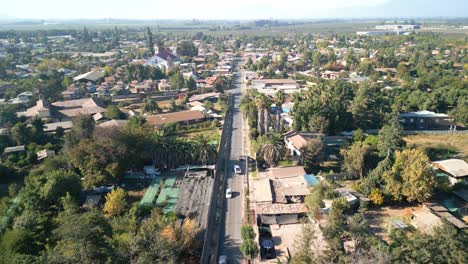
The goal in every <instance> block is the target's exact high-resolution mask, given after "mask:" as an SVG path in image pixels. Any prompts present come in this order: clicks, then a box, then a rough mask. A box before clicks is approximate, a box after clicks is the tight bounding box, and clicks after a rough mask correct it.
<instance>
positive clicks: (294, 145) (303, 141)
mask: <svg viewBox="0 0 468 264" xmlns="http://www.w3.org/2000/svg"><path fill="white" fill-rule="evenodd" d="M323 137H324V135H323V134H320V133H304V132H296V131H289V132H287V133H285V134H284V143H285V145H286V148H287V149H288V150H289V151H290V153H291V156H302V151H301V149H302V148H303V147H305V146H306V145H307V143H308V142H309V141H310V140H313V139H315V140H322V139H323Z"/></svg>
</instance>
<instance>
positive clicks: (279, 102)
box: [274, 91, 286, 132]
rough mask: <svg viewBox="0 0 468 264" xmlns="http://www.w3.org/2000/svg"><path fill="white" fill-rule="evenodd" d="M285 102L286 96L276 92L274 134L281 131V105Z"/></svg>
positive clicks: (281, 92)
mask: <svg viewBox="0 0 468 264" xmlns="http://www.w3.org/2000/svg"><path fill="white" fill-rule="evenodd" d="M285 100H286V94H285V93H284V92H283V91H278V92H276V95H275V99H274V101H275V105H276V127H275V130H276V132H279V131H280V129H281V113H283V108H282V105H283V104H284V101H285Z"/></svg>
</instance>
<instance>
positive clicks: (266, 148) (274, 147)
mask: <svg viewBox="0 0 468 264" xmlns="http://www.w3.org/2000/svg"><path fill="white" fill-rule="evenodd" d="M285 152H286V148H285V146H284V143H283V140H282V137H281V135H280V134H270V135H268V136H267V137H265V138H264V140H263V141H262V142H261V143H260V147H259V150H258V154H259V155H260V156H262V157H263V158H264V159H265V161H267V162H268V164H269V165H270V166H273V167H274V166H276V165H278V162H279V161H280V160H281V159H282V158H283V157H284V154H285Z"/></svg>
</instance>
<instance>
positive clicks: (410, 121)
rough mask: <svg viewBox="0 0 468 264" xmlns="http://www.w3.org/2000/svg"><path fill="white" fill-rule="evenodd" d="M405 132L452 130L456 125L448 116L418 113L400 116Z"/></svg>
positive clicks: (429, 112) (424, 112) (427, 112)
mask: <svg viewBox="0 0 468 264" xmlns="http://www.w3.org/2000/svg"><path fill="white" fill-rule="evenodd" d="M400 124H401V126H402V127H403V129H404V130H452V129H454V127H455V124H454V123H453V122H452V121H451V120H450V118H449V116H448V115H447V114H443V113H434V112H431V111H418V112H409V113H402V114H400Z"/></svg>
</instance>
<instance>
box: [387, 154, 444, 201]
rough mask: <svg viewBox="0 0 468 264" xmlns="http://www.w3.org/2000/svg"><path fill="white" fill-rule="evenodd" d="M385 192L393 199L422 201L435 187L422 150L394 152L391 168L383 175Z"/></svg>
mask: <svg viewBox="0 0 468 264" xmlns="http://www.w3.org/2000/svg"><path fill="white" fill-rule="evenodd" d="M383 178H384V181H385V183H386V192H387V193H388V194H390V195H391V196H392V197H393V199H394V200H397V201H399V200H401V199H402V198H405V199H406V200H408V201H409V202H413V201H418V202H424V201H426V200H427V199H429V198H430V197H431V195H432V192H433V190H434V188H435V187H436V180H435V173H434V170H433V169H432V167H431V163H430V160H429V158H428V157H427V155H426V154H425V153H424V151H422V150H420V149H405V150H403V151H397V152H396V153H395V163H394V164H393V167H392V170H391V171H389V172H387V173H385V174H384V175H383Z"/></svg>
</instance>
